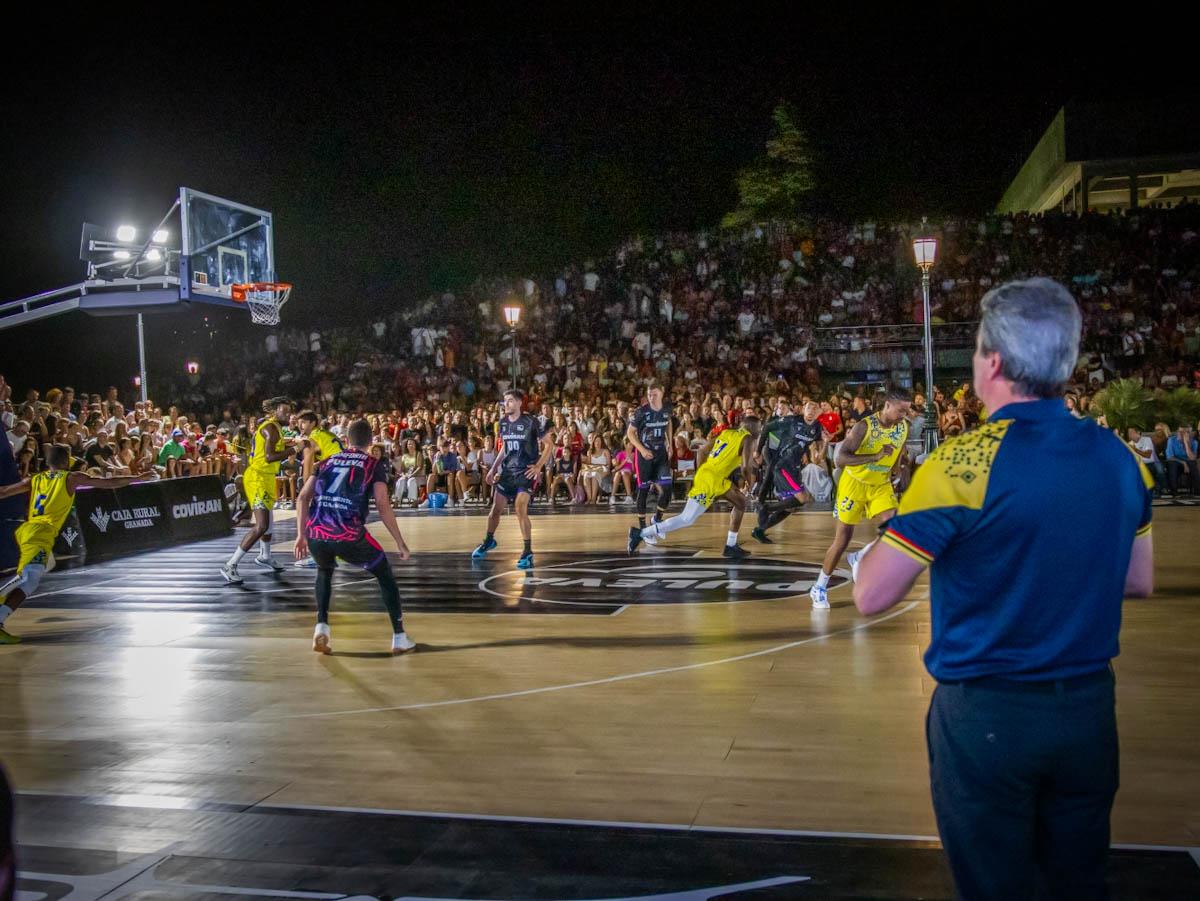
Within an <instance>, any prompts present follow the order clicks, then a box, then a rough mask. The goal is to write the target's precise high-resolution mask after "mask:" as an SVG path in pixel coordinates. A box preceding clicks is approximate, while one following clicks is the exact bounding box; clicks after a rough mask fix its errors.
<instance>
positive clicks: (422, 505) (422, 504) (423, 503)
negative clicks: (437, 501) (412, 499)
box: [417, 500, 429, 510]
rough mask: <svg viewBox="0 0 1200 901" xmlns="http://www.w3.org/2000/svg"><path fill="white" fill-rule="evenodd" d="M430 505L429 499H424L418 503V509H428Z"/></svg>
mask: <svg viewBox="0 0 1200 901" xmlns="http://www.w3.org/2000/svg"><path fill="white" fill-rule="evenodd" d="M428 506H429V501H428V500H424V501H421V503H419V504H417V509H418V510H424V509H426V508H427V507H428Z"/></svg>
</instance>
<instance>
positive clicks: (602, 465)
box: [579, 432, 616, 506]
mask: <svg viewBox="0 0 1200 901" xmlns="http://www.w3.org/2000/svg"><path fill="white" fill-rule="evenodd" d="M611 467H612V454H610V453H609V450H608V442H607V440H606V439H605V437H604V436H603V435H602V434H600V433H598V432H596V433H593V434H592V439H591V441H590V442H588V448H587V450H586V451H585V452H584V455H583V458H582V459H581V460H580V464H579V484H580V485H582V486H583V492H584V496H585V500H586V503H588V504H591V505H592V506H595V505H596V504H599V503H600V492H601V491H603V490H604V485H605V481H606V479H608V478H609V476H610V469H611ZM615 495H616V486H615V485H614V484H612V483H609V503H615V502H616V497H615Z"/></svg>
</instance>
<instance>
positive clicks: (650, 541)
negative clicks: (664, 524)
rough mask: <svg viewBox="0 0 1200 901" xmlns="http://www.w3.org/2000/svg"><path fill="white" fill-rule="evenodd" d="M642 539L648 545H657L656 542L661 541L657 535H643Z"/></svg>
mask: <svg viewBox="0 0 1200 901" xmlns="http://www.w3.org/2000/svg"><path fill="white" fill-rule="evenodd" d="M642 541H644V542H646V544H647V545H648V546H649V547H658V543H659V542H660V541H662V539H661V538H659V537H658V536H657V535H643V536H642Z"/></svg>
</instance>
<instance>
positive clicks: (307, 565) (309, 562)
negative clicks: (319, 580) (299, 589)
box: [292, 554, 317, 569]
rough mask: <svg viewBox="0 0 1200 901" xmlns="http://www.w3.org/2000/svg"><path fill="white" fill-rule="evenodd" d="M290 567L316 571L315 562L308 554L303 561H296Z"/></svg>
mask: <svg viewBox="0 0 1200 901" xmlns="http://www.w3.org/2000/svg"><path fill="white" fill-rule="evenodd" d="M292 566H297V567H302V568H304V569H316V566H317V561H316V560H314V559H313V558H312V554H309V555H308V556H307V557H305V558H304V559H303V560H297V561H296V562H295V563H293V564H292Z"/></svg>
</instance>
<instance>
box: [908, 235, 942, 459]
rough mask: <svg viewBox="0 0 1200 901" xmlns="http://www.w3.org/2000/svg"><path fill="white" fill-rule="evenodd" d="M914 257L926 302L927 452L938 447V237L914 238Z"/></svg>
mask: <svg viewBox="0 0 1200 901" xmlns="http://www.w3.org/2000/svg"><path fill="white" fill-rule="evenodd" d="M913 257H914V258H915V259H916V261H917V266H918V267H919V268H920V270H921V295H922V297H923V300H924V304H925V307H924V309H925V452H926V453H929V452H930V451H932V450H933V449H934V448H935V447H937V441H938V421H937V413H936V412H935V409H934V405H933V325H932V324H931V323H930V321H929V320H930V318H931V316H930V310H929V271H930V270H931V269H933V263H934V261H935V260H936V259H937V238H914V239H913Z"/></svg>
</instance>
